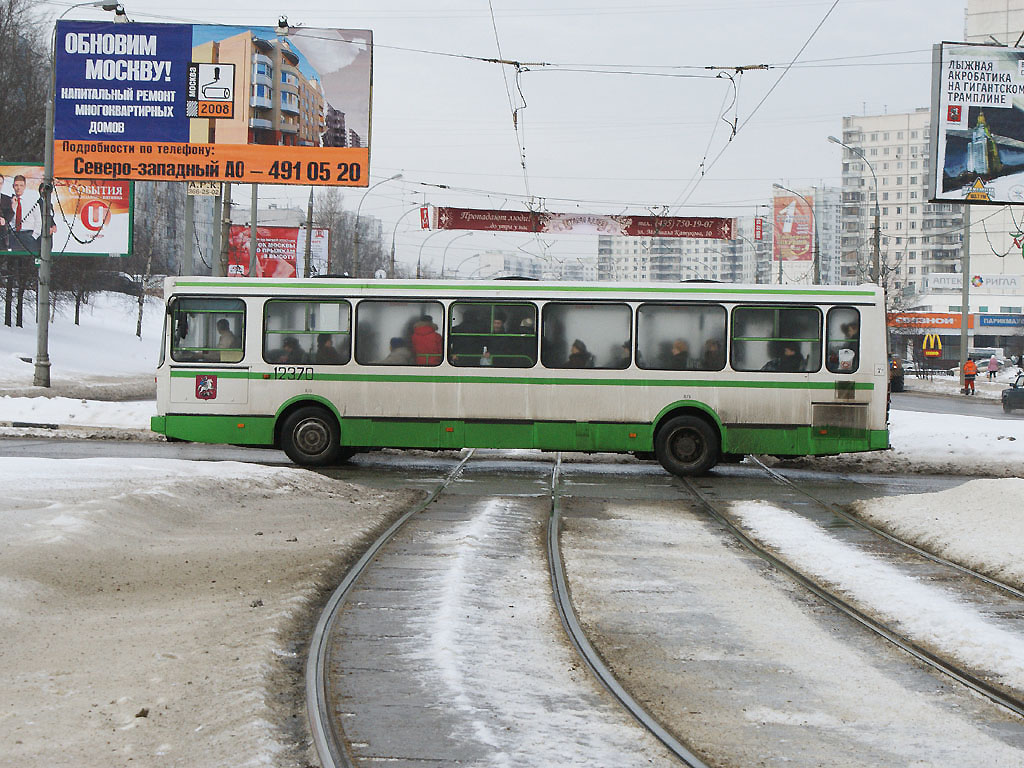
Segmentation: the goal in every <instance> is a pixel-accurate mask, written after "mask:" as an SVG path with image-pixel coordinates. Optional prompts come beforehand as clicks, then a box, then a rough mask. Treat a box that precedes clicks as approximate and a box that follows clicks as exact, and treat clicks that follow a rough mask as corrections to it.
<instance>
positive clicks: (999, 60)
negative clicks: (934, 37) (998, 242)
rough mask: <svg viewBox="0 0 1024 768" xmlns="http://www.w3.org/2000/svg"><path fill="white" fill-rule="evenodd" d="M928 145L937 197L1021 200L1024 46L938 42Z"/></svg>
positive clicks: (931, 185)
mask: <svg viewBox="0 0 1024 768" xmlns="http://www.w3.org/2000/svg"><path fill="white" fill-rule="evenodd" d="M930 152H931V154H930V158H931V167H932V173H931V174H929V177H928V187H929V189H928V192H929V196H930V198H931V199H932V200H936V201H954V202H958V203H960V202H969V203H982V204H992V205H1004V204H1006V203H1024V50H1022V49H1020V48H1006V47H1002V46H994V45H972V44H968V43H941V44H940V45H937V46H935V47H934V54H933V57H932V131H931V147H930Z"/></svg>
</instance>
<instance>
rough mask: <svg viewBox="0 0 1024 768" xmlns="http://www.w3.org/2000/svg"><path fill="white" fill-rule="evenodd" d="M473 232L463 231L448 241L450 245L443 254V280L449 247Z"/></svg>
mask: <svg viewBox="0 0 1024 768" xmlns="http://www.w3.org/2000/svg"><path fill="white" fill-rule="evenodd" d="M472 234H473V233H472V232H463V233H462V234H461V235H456V236H455V237H453V238H452V239H451V240H449V241H448V245H446V246H445V247H444V252H443V253H442V254H441V279H442V280H444V264H445V261H446V260H447V258H448V249H449V248H451V247H452V243H454V242H455V241H456V240H461V239H462V238H464V237H469V236H471V235H472Z"/></svg>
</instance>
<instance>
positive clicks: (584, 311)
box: [540, 302, 633, 368]
mask: <svg viewBox="0 0 1024 768" xmlns="http://www.w3.org/2000/svg"><path fill="white" fill-rule="evenodd" d="M631 321H632V312H631V311H630V308H629V305H628V304H598V303H590V304H583V303H579V304H575V303H574V304H570V303H568V302H551V303H549V304H546V305H545V306H544V319H543V323H542V328H543V330H542V333H541V354H540V357H541V362H542V363H543V364H544V367H545V368H628V367H629V362H630V354H631V351H632V347H633V341H632V330H631V328H630V325H631Z"/></svg>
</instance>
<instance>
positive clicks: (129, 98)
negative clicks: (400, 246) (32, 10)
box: [54, 21, 373, 187]
mask: <svg viewBox="0 0 1024 768" xmlns="http://www.w3.org/2000/svg"><path fill="white" fill-rule="evenodd" d="M372 41H373V35H372V32H370V31H368V30H344V29H315V28H308V27H302V28H290V29H289V30H288V33H287V34H286V35H278V34H277V30H276V29H275V28H272V27H242V26H219V25H200V24H150V23H133V24H130V25H126V24H113V23H107V22H88V21H60V22H58V23H57V29H56V101H55V105H54V106H55V112H54V114H55V125H54V168H55V173H56V175H58V176H65V177H69V178H72V177H74V178H103V179H139V180H147V181H219V182H232V183H253V182H255V183H260V184H303V185H309V184H313V185H321V186H326V185H331V186H352V187H365V186H367V181H368V179H369V177H370V169H369V157H370V150H369V141H370V80H371V69H372V59H373V42H372Z"/></svg>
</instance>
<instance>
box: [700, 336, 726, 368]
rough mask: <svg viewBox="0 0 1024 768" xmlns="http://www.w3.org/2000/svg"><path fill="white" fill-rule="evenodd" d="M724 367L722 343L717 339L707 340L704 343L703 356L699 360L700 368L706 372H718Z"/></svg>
mask: <svg viewBox="0 0 1024 768" xmlns="http://www.w3.org/2000/svg"><path fill="white" fill-rule="evenodd" d="M724 367H725V350H724V349H722V342H720V341H719V340H718V339H708V340H707V341H706V342H704V355H703V356H702V358H701V368H703V369H704V370H706V371H720V370H722V369H723V368H724Z"/></svg>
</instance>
